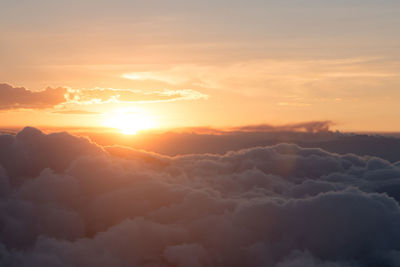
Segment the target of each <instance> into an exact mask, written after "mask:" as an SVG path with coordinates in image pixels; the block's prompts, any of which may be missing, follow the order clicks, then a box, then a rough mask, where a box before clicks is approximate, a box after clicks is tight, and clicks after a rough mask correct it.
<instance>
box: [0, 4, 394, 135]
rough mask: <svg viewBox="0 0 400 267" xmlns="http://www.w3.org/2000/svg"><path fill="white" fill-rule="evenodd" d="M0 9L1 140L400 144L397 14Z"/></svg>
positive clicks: (278, 8)
mask: <svg viewBox="0 0 400 267" xmlns="http://www.w3.org/2000/svg"><path fill="white" fill-rule="evenodd" d="M0 3H1V9H0V59H1V60H0V83H2V84H1V85H0V126H2V127H7V126H24V125H32V126H65V127H72V126H74V127H75V126H76V127H80V126H94V127H98V126H110V127H116V128H121V129H122V130H123V131H125V132H126V133H134V132H136V131H137V130H140V129H145V128H171V127H194V126H212V127H233V126H241V125H252V124H263V123H268V124H274V125H282V124H290V123H300V122H305V121H326V120H329V121H332V122H333V124H334V127H335V128H337V129H339V130H343V131H400V124H399V123H398V118H399V115H400V109H399V108H398V100H399V99H400V90H399V86H400V36H399V34H398V29H399V27H400V17H399V16H398V14H399V12H400V2H399V1H392V0H379V1H377V0H363V1H361V0H357V1H356V0H347V1H344V0H343V1H339V0H332V1H316V0H292V1H287V0H286V1H285V0H284V1H265V0H264V1H261V0H260V1H257V0H250V1H236V0H231V1H225V0H219V1H211V0H204V1H177V0H176V1H152V0H149V1H122V0H114V1H103V0H97V1H74V0H71V1H58V0H52V1H50V0H48V1H45V0H37V1H24V0H21V1H8V0H0ZM126 125H133V126H130V127H127V126H126Z"/></svg>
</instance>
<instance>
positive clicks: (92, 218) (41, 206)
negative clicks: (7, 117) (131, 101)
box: [0, 128, 400, 267]
mask: <svg viewBox="0 0 400 267" xmlns="http://www.w3.org/2000/svg"><path fill="white" fill-rule="evenodd" d="M0 146H1V148H2V149H1V150H0V165H1V166H2V167H1V168H0V185H1V190H0V265H2V266H30V267H31V266H41V267H43V266H52V267H53V266H60V267H61V266H63V267H64V266H178V267H183V266H277V267H294V266H318V267H333V266H398V265H399V264H400V256H399V255H400V232H399V230H398V228H399V225H400V207H399V204H398V201H400V194H399V192H400V190H398V188H399V187H400V165H399V163H394V164H393V163H390V162H388V161H385V160H383V159H379V158H373V157H359V156H355V155H351V154H347V155H339V154H332V153H329V152H326V151H323V150H321V149H305V148H300V147H298V146H296V145H290V144H280V145H276V146H270V147H256V148H251V149H246V150H240V151H235V152H229V153H227V154H224V155H213V154H199V155H186V156H178V157H167V156H162V155H159V154H154V153H147V152H142V151H136V150H132V149H129V148H123V147H108V148H102V147H99V146H97V145H96V144H94V143H91V142H89V141H88V140H87V139H84V138H77V137H74V136H71V135H69V134H67V133H54V134H49V135H45V134H43V133H42V132H40V131H38V130H36V129H33V128H25V129H24V130H23V131H21V132H19V133H18V134H17V135H16V136H11V135H0Z"/></svg>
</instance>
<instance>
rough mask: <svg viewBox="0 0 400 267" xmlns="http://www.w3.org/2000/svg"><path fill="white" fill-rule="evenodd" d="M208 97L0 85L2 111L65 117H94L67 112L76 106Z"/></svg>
mask: <svg viewBox="0 0 400 267" xmlns="http://www.w3.org/2000/svg"><path fill="white" fill-rule="evenodd" d="M207 98H208V95H206V94H203V93H201V92H199V91H195V90H191V89H182V90H168V89H164V90H154V91H143V90H131V89H114V88H94V89H72V88H64V87H59V88H54V89H53V88H47V89H45V90H43V91H39V92H34V91H30V90H28V89H25V88H23V87H13V86H11V85H8V84H0V110H10V109H49V108H55V109H61V110H56V113H61V114H89V113H90V114H93V113H92V112H91V111H85V110H75V109H71V108H69V109H67V110H65V107H66V106H68V107H71V106H74V105H79V106H82V105H95V104H96V105H99V104H107V103H159V102H173V101H183V100H197V99H207Z"/></svg>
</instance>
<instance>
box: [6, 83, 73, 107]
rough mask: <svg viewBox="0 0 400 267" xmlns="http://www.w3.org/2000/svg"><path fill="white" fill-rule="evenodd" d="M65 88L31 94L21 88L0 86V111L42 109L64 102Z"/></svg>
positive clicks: (48, 89) (49, 89)
mask: <svg viewBox="0 0 400 267" xmlns="http://www.w3.org/2000/svg"><path fill="white" fill-rule="evenodd" d="M66 93H67V89H66V88H61V87H59V88H55V89H52V88H46V89H45V90H43V91H39V92H32V91H29V90H27V89H25V88H23V87H12V86H11V85H8V84H4V83H3V84H0V110H6V109H22V108H26V109H44V108H52V107H54V106H56V105H59V104H61V103H64V102H65V97H64V95H65V94H66Z"/></svg>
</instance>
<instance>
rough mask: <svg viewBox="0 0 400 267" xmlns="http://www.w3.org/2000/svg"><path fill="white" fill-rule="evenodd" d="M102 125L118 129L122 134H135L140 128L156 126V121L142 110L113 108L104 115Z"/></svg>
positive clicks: (145, 128)
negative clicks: (113, 109)
mask: <svg viewBox="0 0 400 267" xmlns="http://www.w3.org/2000/svg"><path fill="white" fill-rule="evenodd" d="M104 125H105V126H107V127H111V128H115V129H118V130H119V131H120V132H121V133H123V134H136V133H137V132H138V131H140V130H147V129H151V128H154V127H156V122H155V120H154V119H153V118H152V117H151V116H149V115H148V114H146V113H144V112H137V111H129V110H115V111H113V112H111V113H109V114H108V115H107V116H106V118H105V121H104Z"/></svg>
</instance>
